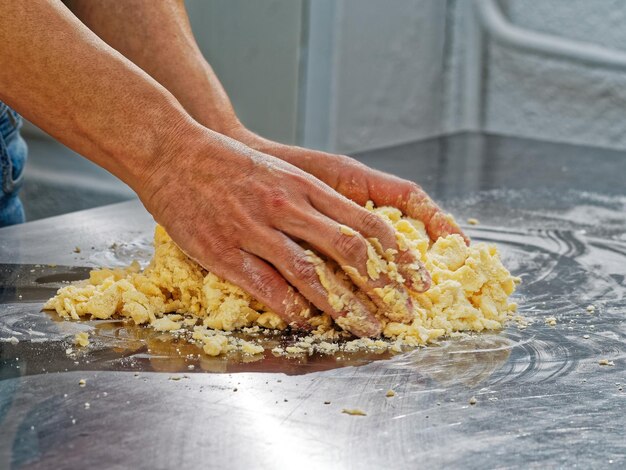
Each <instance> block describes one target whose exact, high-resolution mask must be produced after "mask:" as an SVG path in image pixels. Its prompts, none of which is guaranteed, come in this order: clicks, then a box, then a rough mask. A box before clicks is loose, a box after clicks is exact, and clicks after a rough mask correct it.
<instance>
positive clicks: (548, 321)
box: [544, 317, 556, 326]
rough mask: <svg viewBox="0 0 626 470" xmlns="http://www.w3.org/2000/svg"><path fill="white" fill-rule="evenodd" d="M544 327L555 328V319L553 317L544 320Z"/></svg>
mask: <svg viewBox="0 0 626 470" xmlns="http://www.w3.org/2000/svg"><path fill="white" fill-rule="evenodd" d="M544 321H545V323H546V325H550V326H556V318H555V317H547V318H546V319H545V320H544Z"/></svg>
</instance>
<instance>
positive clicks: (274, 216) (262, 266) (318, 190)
mask: <svg viewBox="0 0 626 470" xmlns="http://www.w3.org/2000/svg"><path fill="white" fill-rule="evenodd" d="M176 139H177V141H176V142H174V143H172V145H169V146H168V147H167V149H166V151H165V155H163V157H162V158H161V159H160V160H159V162H160V163H159V166H158V167H157V168H155V169H154V171H153V172H152V173H151V174H150V175H148V176H147V177H146V179H145V183H144V184H143V185H142V186H141V188H139V191H138V194H139V196H140V198H141V200H142V201H143V202H144V204H145V206H146V208H147V209H148V210H149V211H150V212H151V213H152V214H153V216H154V218H155V219H156V221H157V222H158V223H159V224H161V225H163V226H164V228H165V229H166V230H167V231H168V233H169V234H170V236H171V237H172V238H173V239H174V241H175V242H176V243H177V244H178V245H179V246H180V248H181V249H182V250H183V251H184V252H185V253H186V254H187V255H188V256H190V257H191V258H192V259H194V260H196V261H197V262H198V263H199V264H200V265H202V266H203V267H204V268H206V269H208V270H210V271H212V272H214V273H215V274H217V275H218V276H220V277H222V278H224V279H227V280H229V281H231V282H232V283H234V284H236V285H238V286H240V287H241V288H243V289H244V290H246V291H247V292H248V293H249V294H251V295H252V296H253V297H255V298H257V299H258V300H259V301H261V302H262V303H264V304H265V305H266V306H268V307H269V308H271V309H272V310H273V311H275V312H276V313H277V314H279V315H280V316H281V317H282V318H283V319H284V320H285V321H286V322H287V323H288V324H290V325H291V326H293V327H296V328H307V327H308V322H307V319H308V318H309V316H310V315H311V313H312V312H311V309H312V306H311V304H312V305H313V306H314V307H317V308H318V309H319V310H322V311H324V312H327V313H329V314H330V315H331V316H332V317H333V318H334V319H335V321H337V323H338V324H339V325H341V326H343V327H344V328H345V329H348V330H349V331H351V332H352V333H354V334H355V335H357V336H377V335H379V334H380V332H381V329H382V326H381V324H380V322H379V320H378V319H377V318H376V316H375V315H374V311H375V310H377V309H378V310H382V311H383V312H384V313H385V312H388V313H389V314H390V316H391V314H392V313H394V314H396V315H397V314H398V310H397V308H396V309H395V310H394V312H391V310H392V307H397V304H396V305H395V306H391V305H387V304H386V301H385V300H383V298H382V297H381V295H379V294H378V293H377V292H376V290H377V288H382V287H385V286H388V285H390V286H392V287H393V288H394V289H395V293H396V294H397V298H399V299H403V301H404V302H405V304H404V306H403V310H402V312H400V313H401V316H402V315H404V318H402V320H407V321H408V320H410V319H412V318H413V305H412V302H411V299H410V297H409V295H408V292H407V287H406V286H405V285H403V284H402V283H400V282H398V280H393V279H390V278H389V277H388V276H387V275H386V274H384V273H381V274H380V276H379V277H378V278H377V279H372V277H371V276H369V275H368V269H367V261H368V242H367V241H366V239H367V238H376V239H378V240H379V242H380V244H381V245H382V247H383V249H384V250H387V249H389V248H391V249H394V250H397V249H398V247H397V244H396V238H395V232H394V230H393V229H392V228H391V227H390V226H389V225H388V224H387V223H385V222H384V221H383V220H382V219H380V218H379V217H378V216H376V215H375V214H373V213H371V212H369V211H367V210H366V209H364V208H362V207H360V206H359V205H358V204H356V203H354V202H352V201H350V200H349V199H347V198H346V197H344V196H341V195H340V194H339V193H337V192H336V191H334V190H333V189H332V188H331V187H329V186H328V185H326V184H324V183H323V182H321V181H319V180H318V179H317V178H315V177H313V176H311V175H310V174H308V173H306V172H304V171H302V170H300V169H298V168H296V167H295V166H293V165H291V164H289V163H287V162H284V161H282V160H279V159H277V158H274V157H271V156H268V155H265V154H263V153H261V152H258V151H256V150H253V149H251V148H249V147H247V146H245V145H243V144H241V143H239V142H237V141H235V140H233V139H230V138H228V137H225V136H222V135H220V134H217V133H215V132H212V131H210V130H208V129H206V128H201V127H199V126H198V128H195V127H194V128H193V129H192V130H189V129H187V130H185V131H184V135H183V136H178V137H177V138H176ZM346 227H350V228H352V229H353V230H354V231H351V230H349V229H346ZM302 243H306V244H308V245H310V246H312V247H313V248H314V249H315V250H316V251H318V252H319V253H322V254H323V255H325V256H326V257H327V258H328V259H330V260H333V261H335V262H336V263H337V264H338V265H339V266H341V267H342V268H344V270H345V271H346V272H347V274H348V276H349V277H350V279H351V281H352V282H353V283H354V285H356V286H357V287H358V289H360V291H361V292H362V293H364V294H365V295H361V294H360V293H359V292H353V289H352V286H351V285H350V283H348V282H346V281H345V280H342V279H341V277H340V276H337V275H335V273H334V272H333V270H332V269H331V268H330V267H329V265H328V264H326V263H323V262H320V260H319V259H316V258H315V257H312V256H311V255H310V254H309V253H307V251H306V250H305V248H303V247H302ZM396 261H397V263H398V267H399V272H400V273H401V274H402V275H403V276H404V277H405V279H407V283H408V284H410V286H411V287H412V288H413V289H415V290H425V289H426V288H428V286H429V283H430V278H429V276H428V273H427V272H426V271H425V270H424V269H423V268H422V267H421V266H416V265H415V264H414V263H413V262H414V260H413V258H412V255H411V254H410V253H405V252H400V253H398V255H397V257H396ZM352 268H353V269H352ZM416 268H422V269H421V270H420V269H417V270H416ZM409 269H410V272H409V271H408V270H409ZM292 286H293V287H292ZM294 288H295V289H294ZM379 292H380V290H379ZM385 297H388V296H385Z"/></svg>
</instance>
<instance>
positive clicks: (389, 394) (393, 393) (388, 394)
mask: <svg viewBox="0 0 626 470" xmlns="http://www.w3.org/2000/svg"><path fill="white" fill-rule="evenodd" d="M385 396H386V397H395V396H396V392H394V391H393V390H391V389H389V390H387V393H385Z"/></svg>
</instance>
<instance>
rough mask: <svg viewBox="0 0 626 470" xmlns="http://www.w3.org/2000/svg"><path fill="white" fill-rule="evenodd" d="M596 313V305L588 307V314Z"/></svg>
mask: <svg viewBox="0 0 626 470" xmlns="http://www.w3.org/2000/svg"><path fill="white" fill-rule="evenodd" d="M595 311H596V306H595V305H591V304H590V305H587V312H589V313H594V312H595Z"/></svg>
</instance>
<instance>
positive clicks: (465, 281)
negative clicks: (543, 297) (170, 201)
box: [44, 203, 519, 356]
mask: <svg viewBox="0 0 626 470" xmlns="http://www.w3.org/2000/svg"><path fill="white" fill-rule="evenodd" d="M367 208H368V209H369V210H372V211H374V212H375V213H377V214H378V215H379V216H381V217H382V218H384V219H385V220H387V221H388V222H389V223H390V224H392V225H393V227H394V228H395V229H396V231H397V239H398V245H399V246H400V247H401V248H403V249H407V248H408V249H410V250H413V251H414V253H415V254H416V256H417V257H418V258H419V259H420V260H421V261H422V262H423V263H424V265H425V266H426V268H427V269H428V271H429V272H430V274H431V276H432V280H433V282H432V286H431V288H430V289H429V290H428V291H427V292H425V293H421V294H418V293H414V292H411V294H410V295H411V297H412V298H413V301H414V304H415V305H416V309H415V312H416V313H415V315H414V316H412V318H407V317H406V308H405V307H403V308H404V310H402V309H399V308H395V306H393V308H390V309H389V312H388V313H387V315H386V316H385V315H381V314H379V315H378V317H379V319H380V321H381V322H382V323H383V325H384V331H383V334H384V336H385V337H386V338H388V340H386V341H381V340H372V339H369V338H365V339H358V340H353V341H349V342H347V343H345V345H344V346H343V350H345V351H347V352H349V351H352V350H358V349H359V348H361V347H362V348H370V349H372V348H373V349H380V348H386V349H390V350H392V351H401V350H402V346H404V345H408V346H420V345H425V344H428V343H430V342H432V341H434V340H436V339H437V338H441V337H444V336H446V335H450V334H451V333H453V332H459V331H483V330H498V329H500V328H502V326H503V324H504V323H505V321H506V320H507V319H508V318H509V317H510V316H511V314H512V313H513V312H514V311H515V309H516V305H515V304H514V303H510V302H509V296H510V295H511V294H512V293H513V291H514V290H515V287H516V284H517V283H518V282H519V280H518V279H517V278H515V277H512V276H511V274H510V273H509V271H508V270H507V269H506V268H505V267H504V266H503V265H502V263H501V261H500V257H499V254H498V250H497V248H496V247H495V246H491V245H487V244H484V243H476V244H473V245H471V246H469V247H468V246H466V244H465V242H464V241H463V239H462V238H461V237H460V236H458V235H449V236H447V237H443V238H440V239H438V240H437V241H436V242H434V243H432V242H431V241H430V240H429V237H428V235H427V233H426V230H425V228H424V224H422V223H421V222H420V221H417V220H413V219H411V218H408V217H403V215H402V213H401V212H400V211H399V210H397V209H394V208H390V207H381V208H374V207H373V205H372V204H371V203H368V205H367ZM341 231H342V233H344V234H345V235H347V236H351V235H353V232H352V231H351V230H350V229H349V228H345V227H342V228H341ZM369 244H370V248H371V250H368V260H369V261H368V264H367V270H368V275H369V276H370V277H372V278H374V279H375V278H376V277H377V276H378V275H379V273H381V272H384V273H386V274H387V275H388V276H389V277H390V278H391V279H399V276H400V275H399V274H398V272H397V267H396V265H395V263H394V262H393V255H394V253H391V251H393V250H388V253H381V251H382V248H380V244H379V243H378V241H377V240H375V239H370V240H369ZM154 247H155V253H154V257H153V259H152V260H151V262H150V264H149V266H148V267H147V268H146V269H145V270H144V271H143V272H142V271H141V269H140V266H139V264H138V263H137V262H134V263H132V264H131V265H130V266H129V267H128V268H126V269H97V270H93V271H92V272H91V273H90V277H89V279H88V280H85V281H81V282H78V283H75V284H72V285H69V286H66V287H63V288H61V289H59V291H58V292H57V295H56V296H55V297H53V298H52V299H50V300H49V301H48V302H47V303H46V304H45V306H44V309H48V310H56V312H57V313H58V314H59V315H61V316H62V317H65V318H68V319H73V320H79V319H81V318H83V317H92V318H96V319H107V318H111V317H112V316H120V317H126V318H129V319H132V321H133V322H134V323H136V324H140V325H141V324H145V325H149V326H151V327H152V328H154V329H155V330H157V331H170V332H171V331H174V332H176V331H179V330H183V329H192V331H193V334H192V336H191V338H190V341H192V342H195V343H196V344H198V345H199V346H200V347H202V349H203V350H204V352H205V353H206V354H208V355H211V356H217V355H220V354H223V353H225V352H228V351H233V350H237V351H239V352H243V353H244V354H251V355H253V354H259V353H261V352H263V348H262V346H259V345H258V344H255V343H251V342H248V341H244V340H241V339H238V338H236V337H234V336H232V335H231V334H230V333H229V332H232V331H234V330H240V329H246V328H250V327H257V328H258V327H261V329H284V328H286V327H287V325H286V324H285V322H284V321H283V320H282V319H281V318H280V317H279V316H278V315H277V314H275V313H273V312H272V311H271V310H269V309H268V308H267V307H265V306H264V305H263V304H262V303H260V302H259V301H257V300H255V299H253V298H252V297H251V296H250V295H248V294H247V293H246V292H244V291H243V290H242V289H240V288H239V287H237V286H235V285H234V284H231V283H230V282H228V281H225V280H223V279H220V278H219V277H218V276H216V275H215V274H213V273H211V272H208V271H206V270H205V269H203V268H202V267H200V266H199V265H198V264H196V263H195V262H194V261H192V260H190V259H189V258H188V257H187V256H186V255H185V254H184V253H183V252H182V251H181V250H180V249H179V248H178V247H177V246H176V244H175V243H174V242H173V241H172V239H171V238H170V237H169V236H168V234H167V233H166V232H165V230H164V229H163V228H162V227H159V226H157V228H156V231H155V237H154ZM309 253H310V258H311V260H312V262H314V263H315V262H318V261H316V260H319V258H317V255H316V254H315V253H313V252H309ZM347 269H354V268H350V267H343V270H344V271H345V270H347ZM319 273H320V271H319V270H318V274H319ZM346 279H347V278H346ZM321 280H322V284H323V285H327V282H325V280H324V279H321ZM328 290H329V299H330V300H331V304H333V303H342V302H343V300H342V298H340V297H338V296H337V294H336V293H333V292H332V289H331V288H328ZM392 291H395V290H394V289H391V291H389V292H387V291H386V290H381V294H382V295H383V297H386V300H384V301H385V302H389V305H390V306H391V304H393V302H398V305H399V303H401V302H404V301H405V300H406V299H397V298H395V297H394V295H393V293H392ZM402 305H403V306H404V305H405V304H404V303H403V304H402ZM342 306H343V307H345V306H344V305H342ZM310 323H311V324H312V325H313V327H314V328H315V330H314V332H313V334H312V338H314V339H310V338H311V337H309V339H307V338H306V337H305V338H303V340H302V341H300V342H298V343H297V344H295V345H292V346H290V347H288V348H285V349H286V350H289V349H291V351H286V350H285V349H282V348H275V349H276V350H280V351H278V352H277V351H273V352H274V353H275V354H276V353H284V354H291V353H296V352H309V353H310V352H312V351H313V350H315V351H318V352H321V353H328V354H330V353H333V352H336V351H337V346H336V345H335V344H334V343H331V342H329V341H332V340H335V339H337V338H339V337H348V336H349V335H347V334H345V332H343V331H342V330H343V329H342V328H341V324H339V325H338V324H336V323H334V322H333V321H332V319H331V318H330V316H328V315H326V314H319V315H315V316H313V317H312V318H311V319H310ZM344 326H348V325H344Z"/></svg>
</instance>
